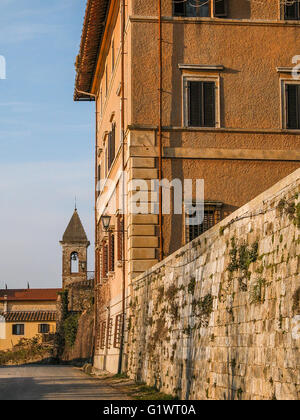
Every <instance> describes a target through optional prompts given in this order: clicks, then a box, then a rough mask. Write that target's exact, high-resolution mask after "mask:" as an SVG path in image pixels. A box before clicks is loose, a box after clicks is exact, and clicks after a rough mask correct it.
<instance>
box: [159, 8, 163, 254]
mask: <svg viewBox="0 0 300 420" xmlns="http://www.w3.org/2000/svg"><path fill="white" fill-rule="evenodd" d="M158 33H159V35H158V50H159V53H158V56H159V58H158V65H159V77H158V80H159V89H158V90H159V100H158V112H159V121H158V180H159V260H160V261H162V260H163V228H162V222H163V221H162V185H161V181H162V88H163V80H162V16H161V0H158Z"/></svg>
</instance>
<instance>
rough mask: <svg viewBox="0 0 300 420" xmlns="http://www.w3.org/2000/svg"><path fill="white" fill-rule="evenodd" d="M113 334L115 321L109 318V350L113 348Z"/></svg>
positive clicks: (107, 344)
mask: <svg viewBox="0 0 300 420" xmlns="http://www.w3.org/2000/svg"><path fill="white" fill-rule="evenodd" d="M112 332H113V319H112V318H109V323H108V328H107V342H106V347H107V348H108V349H110V348H111V344H112Z"/></svg>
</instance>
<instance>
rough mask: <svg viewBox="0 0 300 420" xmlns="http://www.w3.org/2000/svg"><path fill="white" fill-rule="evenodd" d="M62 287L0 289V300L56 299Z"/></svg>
mask: <svg viewBox="0 0 300 420" xmlns="http://www.w3.org/2000/svg"><path fill="white" fill-rule="evenodd" d="M61 290H62V289H0V302H3V301H4V300H5V296H7V300H8V301H36V300H39V301H41V300H44V301H49V300H50V301H56V300H57V294H58V293H59V292H61Z"/></svg>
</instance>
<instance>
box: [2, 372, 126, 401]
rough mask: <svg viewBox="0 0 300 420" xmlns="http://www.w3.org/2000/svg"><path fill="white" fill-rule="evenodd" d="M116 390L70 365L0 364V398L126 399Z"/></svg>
mask: <svg viewBox="0 0 300 420" xmlns="http://www.w3.org/2000/svg"><path fill="white" fill-rule="evenodd" d="M126 399H128V397H127V396H126V395H125V394H122V393H120V391H118V390H116V389H114V388H112V387H110V386H109V385H107V384H105V382H104V383H103V382H102V381H101V380H100V379H95V378H92V377H90V376H88V375H86V374H85V373H83V372H82V371H81V370H79V369H77V368H73V367H71V366H43V365H24V366H14V367H11V366H2V367H0V400H126Z"/></svg>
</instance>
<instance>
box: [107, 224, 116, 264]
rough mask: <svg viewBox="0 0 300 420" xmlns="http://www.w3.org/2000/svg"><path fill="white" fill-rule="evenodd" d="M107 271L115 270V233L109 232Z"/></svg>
mask: <svg viewBox="0 0 300 420" xmlns="http://www.w3.org/2000/svg"><path fill="white" fill-rule="evenodd" d="M108 241H109V271H115V235H114V234H113V233H111V232H109V237H108Z"/></svg>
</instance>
